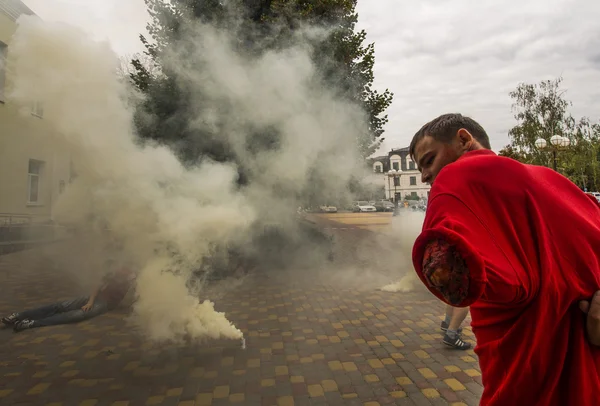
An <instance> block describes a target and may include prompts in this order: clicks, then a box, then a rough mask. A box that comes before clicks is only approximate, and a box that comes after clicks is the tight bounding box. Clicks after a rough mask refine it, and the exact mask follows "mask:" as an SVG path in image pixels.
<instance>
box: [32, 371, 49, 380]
mask: <svg viewBox="0 0 600 406" xmlns="http://www.w3.org/2000/svg"><path fill="white" fill-rule="evenodd" d="M48 375H50V371H38V372H36V373H35V374H33V375H32V378H45V377H47V376H48Z"/></svg>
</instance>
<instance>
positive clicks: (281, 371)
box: [275, 365, 289, 376]
mask: <svg viewBox="0 0 600 406" xmlns="http://www.w3.org/2000/svg"><path fill="white" fill-rule="evenodd" d="M288 374H289V371H288V367H287V366H285V365H281V366H276V367H275V375H277V376H280V375H288Z"/></svg>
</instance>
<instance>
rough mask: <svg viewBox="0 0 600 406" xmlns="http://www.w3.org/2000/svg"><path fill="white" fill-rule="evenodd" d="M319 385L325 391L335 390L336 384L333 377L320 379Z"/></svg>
mask: <svg viewBox="0 0 600 406" xmlns="http://www.w3.org/2000/svg"><path fill="white" fill-rule="evenodd" d="M321 386H322V387H323V390H324V391H325V392H337V391H338V385H337V383H336V382H335V381H334V380H333V379H325V380H324V381H321Z"/></svg>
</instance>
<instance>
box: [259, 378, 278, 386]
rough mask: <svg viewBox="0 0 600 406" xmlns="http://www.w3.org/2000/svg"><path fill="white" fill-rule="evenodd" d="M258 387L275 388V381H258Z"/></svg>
mask: <svg viewBox="0 0 600 406" xmlns="http://www.w3.org/2000/svg"><path fill="white" fill-rule="evenodd" d="M260 386H264V387H266V386H275V379H272V378H267V379H263V380H261V381H260Z"/></svg>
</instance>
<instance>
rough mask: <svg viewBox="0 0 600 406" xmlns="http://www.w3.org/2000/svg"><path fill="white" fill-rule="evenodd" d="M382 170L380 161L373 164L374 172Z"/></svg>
mask: <svg viewBox="0 0 600 406" xmlns="http://www.w3.org/2000/svg"><path fill="white" fill-rule="evenodd" d="M381 172H383V167H382V165H381V164H380V163H376V164H375V173H381Z"/></svg>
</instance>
